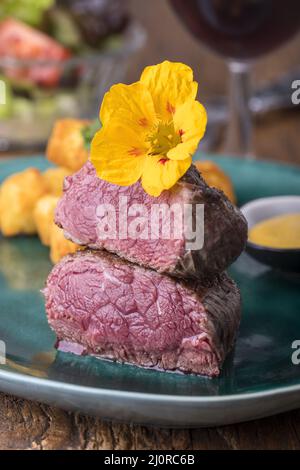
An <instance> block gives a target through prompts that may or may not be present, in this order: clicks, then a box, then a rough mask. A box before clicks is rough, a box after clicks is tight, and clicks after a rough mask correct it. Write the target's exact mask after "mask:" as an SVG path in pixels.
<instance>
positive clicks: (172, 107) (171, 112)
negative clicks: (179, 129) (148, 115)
mask: <svg viewBox="0 0 300 470" xmlns="http://www.w3.org/2000/svg"><path fill="white" fill-rule="evenodd" d="M167 111H168V113H170V114H174V113H175V111H176V108H175V106H173V105H172V104H171V103H169V101H167Z"/></svg>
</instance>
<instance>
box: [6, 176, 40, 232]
mask: <svg viewBox="0 0 300 470" xmlns="http://www.w3.org/2000/svg"><path fill="white" fill-rule="evenodd" d="M46 192H47V185H46V183H45V180H44V178H43V175H42V174H41V172H40V171H39V170H37V169H36V168H27V169H26V170H24V171H21V172H20V173H15V174H13V175H11V176H9V177H8V178H6V179H5V180H4V182H3V183H2V185H1V188H0V227H1V231H2V233H3V235H4V236H6V237H11V236H14V235H19V234H26V235H32V234H34V233H36V224H35V221H34V217H33V211H34V207H35V204H36V202H37V201H38V200H39V199H40V198H41V197H42V196H43V195H44V194H46Z"/></svg>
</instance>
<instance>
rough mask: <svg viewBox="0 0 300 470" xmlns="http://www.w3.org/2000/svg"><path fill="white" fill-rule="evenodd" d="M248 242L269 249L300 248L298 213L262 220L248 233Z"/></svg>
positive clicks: (299, 214) (299, 220)
mask: <svg viewBox="0 0 300 470" xmlns="http://www.w3.org/2000/svg"><path fill="white" fill-rule="evenodd" d="M248 238H249V241H250V242H252V243H256V244H257V245H263V246H266V247H269V248H300V213H297V214H285V215H279V216H277V217H272V218H271V219H267V220H264V221H262V222H259V223H258V224H256V225H254V227H252V228H251V229H250V231H249V237H248Z"/></svg>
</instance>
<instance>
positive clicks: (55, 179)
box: [43, 166, 72, 196]
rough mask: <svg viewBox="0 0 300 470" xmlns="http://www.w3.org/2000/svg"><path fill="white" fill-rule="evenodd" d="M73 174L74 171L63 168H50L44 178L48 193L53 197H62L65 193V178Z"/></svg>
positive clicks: (45, 172)
mask: <svg viewBox="0 0 300 470" xmlns="http://www.w3.org/2000/svg"><path fill="white" fill-rule="evenodd" d="M71 174H72V171H71V170H69V169H68V168H65V167H63V166H57V167H55V168H48V170H46V171H44V173H43V176H44V179H45V182H46V185H47V187H48V192H49V193H50V194H52V195H53V196H61V195H62V192H63V183H64V179H65V176H69V175H71Z"/></svg>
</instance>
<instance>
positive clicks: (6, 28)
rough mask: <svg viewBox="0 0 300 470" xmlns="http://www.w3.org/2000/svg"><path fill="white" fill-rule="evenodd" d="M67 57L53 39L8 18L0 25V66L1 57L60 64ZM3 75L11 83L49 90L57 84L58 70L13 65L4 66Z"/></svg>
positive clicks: (56, 67)
mask: <svg viewBox="0 0 300 470" xmlns="http://www.w3.org/2000/svg"><path fill="white" fill-rule="evenodd" d="M70 56H71V53H70V51H69V50H68V49H66V48H65V47H63V46H61V45H60V44H59V43H58V42H56V41H55V40H54V39H52V38H50V37H49V36H47V35H46V34H44V33H42V32H41V31H38V30H36V29H34V28H31V27H30V26H28V25H26V24H24V23H22V22H21V21H18V20H15V19H13V18H8V19H6V20H4V21H2V22H1V23H0V66H1V57H10V58H13V59H20V60H21V59H23V60H49V61H54V62H61V63H63V61H65V60H66V59H68V58H69V57H70ZM4 73H5V74H6V75H7V76H8V77H9V78H13V79H15V80H18V79H21V80H27V81H30V82H34V83H36V84H38V85H41V86H46V87H53V86H56V85H57V83H58V81H59V78H60V75H61V67H60V64H55V65H52V64H49V65H48V64H45V65H34V66H24V65H20V64H18V63H16V64H11V65H9V66H8V65H5V67H4Z"/></svg>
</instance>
